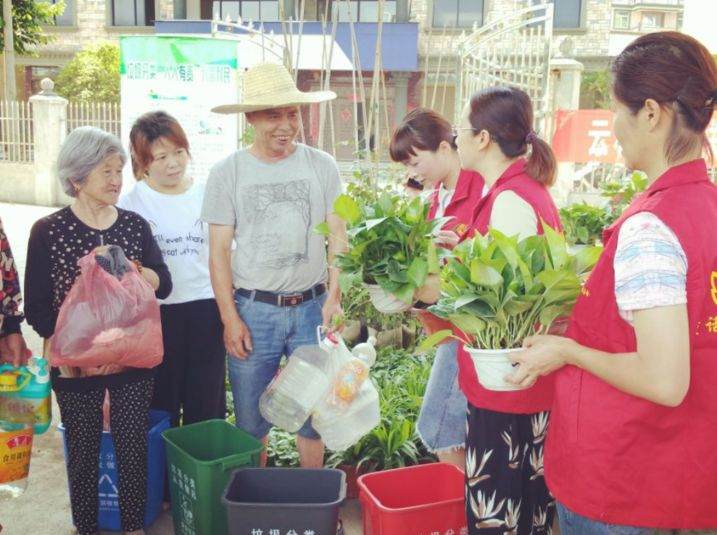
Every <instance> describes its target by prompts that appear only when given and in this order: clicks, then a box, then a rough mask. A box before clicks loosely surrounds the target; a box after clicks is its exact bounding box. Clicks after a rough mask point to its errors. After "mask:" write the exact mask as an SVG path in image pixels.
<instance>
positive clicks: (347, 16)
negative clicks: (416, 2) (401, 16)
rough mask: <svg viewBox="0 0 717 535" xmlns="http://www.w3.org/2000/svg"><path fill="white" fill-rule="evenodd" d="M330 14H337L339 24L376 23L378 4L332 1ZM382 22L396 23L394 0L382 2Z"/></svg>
mask: <svg viewBox="0 0 717 535" xmlns="http://www.w3.org/2000/svg"><path fill="white" fill-rule="evenodd" d="M331 10H332V12H336V13H337V18H338V20H339V22H349V21H353V22H378V13H379V2H378V1H377V0H350V1H349V2H346V1H344V0H341V1H340V2H337V1H334V2H333V3H332V5H331ZM382 18H383V22H396V0H384V2H383V16H382Z"/></svg>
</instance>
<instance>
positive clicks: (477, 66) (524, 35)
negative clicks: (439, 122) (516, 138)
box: [456, 3, 553, 132]
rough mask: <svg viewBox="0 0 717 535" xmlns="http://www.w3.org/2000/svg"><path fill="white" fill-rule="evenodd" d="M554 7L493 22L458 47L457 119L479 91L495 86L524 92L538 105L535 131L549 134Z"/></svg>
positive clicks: (539, 7) (537, 7)
mask: <svg viewBox="0 0 717 535" xmlns="http://www.w3.org/2000/svg"><path fill="white" fill-rule="evenodd" d="M552 37H553V4H552V3H550V4H540V5H535V6H531V7H528V8H525V9H521V10H518V11H515V12H514V13H511V14H510V15H508V16H507V17H503V18H501V19H498V20H495V21H492V22H489V23H487V24H485V25H484V26H482V27H481V28H479V29H477V30H476V31H474V32H473V33H471V34H470V35H468V36H467V37H466V38H464V39H463V40H462V41H461V42H460V44H459V49H458V58H459V61H458V73H457V79H458V86H457V92H456V119H458V118H459V117H460V113H461V111H462V109H463V106H464V105H465V103H466V101H467V99H468V98H469V97H470V96H471V95H472V94H473V93H475V92H476V91H479V90H481V89H484V88H486V87H491V86H496V85H512V86H516V87H519V88H520V89H522V90H524V91H525V92H526V93H528V95H530V98H531V99H532V101H533V107H534V110H535V116H536V125H535V128H536V130H539V131H542V132H545V131H546V130H547V128H548V124H547V120H548V119H549V117H550V114H551V112H552V110H551V109H550V108H551V106H550V98H549V93H550V58H551V52H552Z"/></svg>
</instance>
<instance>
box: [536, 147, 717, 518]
mask: <svg viewBox="0 0 717 535" xmlns="http://www.w3.org/2000/svg"><path fill="white" fill-rule="evenodd" d="M638 212H651V213H653V214H655V215H656V216H657V217H659V218H660V220H661V221H662V222H664V223H665V224H666V225H667V226H668V227H669V228H670V229H672V231H673V232H674V233H675V235H676V236H677V238H678V239H679V241H680V244H681V246H682V248H683V249H684V251H685V254H686V256H687V263H688V271H687V308H688V316H689V328H690V368H691V371H690V387H689V391H688V392H687V396H686V397H685V400H684V401H683V402H682V404H681V405H680V406H678V407H675V408H671V407H665V406H661V405H657V404H655V403H652V402H650V401H647V400H645V399H642V398H638V397H635V396H632V395H630V394H626V393H624V392H622V391H619V390H617V389H616V388H614V387H612V386H610V385H609V384H607V383H606V382H604V381H602V380H600V379H598V378H597V377H595V376H594V375H591V374H589V373H586V372H584V371H582V370H580V369H578V368H575V367H573V366H566V367H564V368H562V369H561V370H559V371H558V372H557V373H556V374H554V375H555V376H556V378H555V383H556V394H555V404H554V406H553V412H552V415H551V419H550V430H549V432H548V438H547V445H546V452H545V477H546V480H547V483H548V486H549V488H550V490H551V491H552V492H553V494H554V495H555V497H556V498H557V499H558V500H560V501H561V502H562V503H564V504H565V505H566V506H567V507H568V508H569V509H571V510H573V511H575V512H577V513H578V514H581V515H583V516H586V517H589V518H592V519H595V520H599V521H601V522H605V523H611V524H627V525H636V526H645V527H651V528H682V529H685V528H686V529H704V528H714V527H716V526H717V505H716V504H715V501H714V500H715V493H716V492H717V233H716V232H715V229H717V187H715V186H714V185H713V184H711V183H710V182H709V180H708V176H707V167H706V165H705V162H704V160H695V161H692V162H689V163H686V164H683V165H679V166H676V167H672V168H671V169H669V170H668V171H667V172H666V173H664V174H663V175H662V176H661V177H660V178H659V179H658V180H656V181H655V182H654V183H653V184H652V186H650V188H649V189H648V190H647V192H646V193H645V194H643V195H642V196H640V197H638V198H637V199H636V200H635V201H633V203H632V205H631V206H630V207H629V208H628V210H627V211H626V212H625V214H624V215H623V216H622V217H621V218H620V219H619V220H618V221H617V222H616V223H615V224H614V225H613V226H612V227H611V228H610V229H608V230H606V231H605V235H604V243H606V247H605V251H604V252H603V255H602V258H601V259H600V261H599V262H598V264H597V266H596V267H595V269H594V271H593V273H592V275H591V277H590V279H589V280H588V282H587V284H586V285H585V288H584V289H583V292H582V295H581V297H580V298H579V299H578V302H577V304H576V306H575V309H574V311H573V315H572V317H571V323H570V327H569V329H568V333H567V334H568V336H570V337H571V338H573V339H574V340H576V341H577V342H578V343H580V344H582V345H585V346H588V347H592V348H595V349H598V350H601V351H607V352H610V353H621V352H634V351H636V350H637V341H636V338H635V331H634V329H633V328H632V327H631V326H630V325H629V324H628V323H627V322H625V321H624V320H623V319H622V318H621V317H620V315H619V312H618V306H617V303H616V300H615V274H614V271H613V260H614V257H615V249H616V247H617V241H618V240H617V234H618V232H619V230H620V227H621V225H622V223H623V222H624V220H625V219H626V218H627V217H629V216H631V215H633V214H636V213H638Z"/></svg>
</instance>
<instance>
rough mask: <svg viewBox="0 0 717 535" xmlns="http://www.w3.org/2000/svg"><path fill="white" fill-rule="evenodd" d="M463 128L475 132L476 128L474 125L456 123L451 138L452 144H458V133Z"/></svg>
mask: <svg viewBox="0 0 717 535" xmlns="http://www.w3.org/2000/svg"><path fill="white" fill-rule="evenodd" d="M461 130H471V131H472V132H475V129H474V128H473V127H472V126H455V125H454V126H453V127H452V131H453V137H452V138H451V144H452V145H453V146H455V145H456V139H458V133H459V132H460V131H461Z"/></svg>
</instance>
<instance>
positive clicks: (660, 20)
mask: <svg viewBox="0 0 717 535" xmlns="http://www.w3.org/2000/svg"><path fill="white" fill-rule="evenodd" d="M664 26H665V14H664V13H660V12H659V11H645V12H643V13H642V28H643V29H644V30H657V29H659V28H663V27H664Z"/></svg>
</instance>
